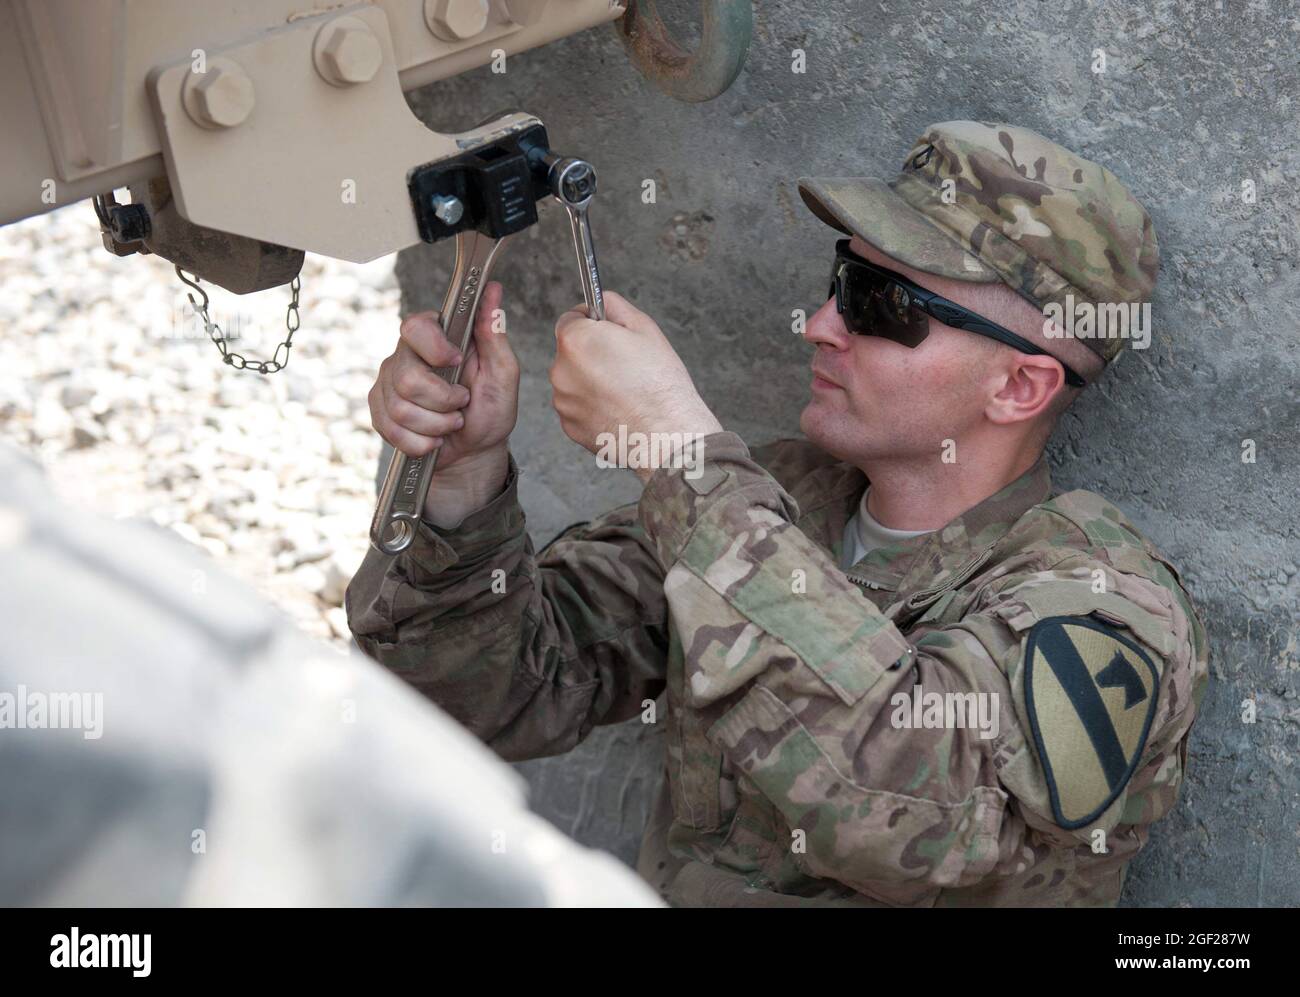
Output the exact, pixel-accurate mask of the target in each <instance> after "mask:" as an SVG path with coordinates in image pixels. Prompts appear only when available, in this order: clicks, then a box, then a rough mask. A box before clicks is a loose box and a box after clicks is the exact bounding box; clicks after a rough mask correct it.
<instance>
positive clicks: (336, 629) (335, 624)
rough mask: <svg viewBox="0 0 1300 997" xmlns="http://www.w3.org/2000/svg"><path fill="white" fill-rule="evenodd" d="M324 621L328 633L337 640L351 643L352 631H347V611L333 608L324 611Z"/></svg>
mask: <svg viewBox="0 0 1300 997" xmlns="http://www.w3.org/2000/svg"><path fill="white" fill-rule="evenodd" d="M325 620H326V622H327V623H329V625H330V631H331V632H332V633H333V634H334V636H335V637H337V638H338V639H339V640H345V641H349V642H350V641H351V640H352V631H351V630H350V629H348V614H347V610H345V609H340V608H339V607H338V606H333V607H331V608H330V609H327V610H325Z"/></svg>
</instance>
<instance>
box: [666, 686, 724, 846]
mask: <svg viewBox="0 0 1300 997" xmlns="http://www.w3.org/2000/svg"><path fill="white" fill-rule="evenodd" d="M668 726H669V737H668V786H669V788H670V790H671V791H672V801H673V814H674V816H675V817H676V818H677V821H678V822H679V823H681V824H684V825H686V826H687V827H690V828H694V829H695V830H697V831H717V830H720V829H721V828H722V827H723V826H724V825H725V824H726V823H727V816H726V815H725V814H724V812H723V806H722V752H721V751H720V750H719V749H718V748H716V747H714V746H713V745H712V744H711V743H710V742H709V739H708V738H707V737H705V736H704V731H705V726H706V725H705V722H704V720H703V718H702V717H701V716H700V715H699V714H698V713H696V712H694V711H692V710H676V711H674V713H673V719H672V722H671V723H670V724H669V725H668Z"/></svg>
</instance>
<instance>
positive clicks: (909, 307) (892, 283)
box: [828, 239, 1087, 388]
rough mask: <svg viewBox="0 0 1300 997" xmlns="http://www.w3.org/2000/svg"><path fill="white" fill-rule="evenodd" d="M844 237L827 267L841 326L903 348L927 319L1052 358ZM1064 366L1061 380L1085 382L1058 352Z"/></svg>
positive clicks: (921, 334)
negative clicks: (851, 246) (879, 261)
mask: <svg viewBox="0 0 1300 997" xmlns="http://www.w3.org/2000/svg"><path fill="white" fill-rule="evenodd" d="M849 242H850V240H848V239H841V240H840V241H839V242H837V243H835V266H834V268H833V269H832V270H831V289H830V294H829V295H828V297H833V298H834V299H835V310H836V311H838V312H839V313H840V315H842V316H843V317H844V326H845V328H847V329H848V330H849V332H851V333H853V335H855V336H880V337H882V338H884V339H888V340H890V341H892V342H895V343H898V344H899V345H901V346H906V347H907V348H908V349H915V348H916V347H918V346H920V345H921V343H923V342H924V341H925V338H926V336H928V335H929V334H930V318H931V317H933V318H936V319H938V320H939V321H940V322H942V323H943V324H944V325H947V326H951V327H952V328H954V329H964V330H965V331H966V332H973V333H975V335H977V336H987V337H988V338H989V339H996V340H997V341H998V342H999V343H1005V344H1006V345H1007V346H1010V347H1013V348H1015V349H1017V350H1019V351H1020V352H1021V353H1029V354H1032V355H1034V356H1041V357H1051V356H1052V354H1050V353H1048V352H1047V351H1046V350H1042V349H1039V348H1038V347H1037V346H1035V345H1034V344H1033V343H1031V342H1030V341H1029V340H1027V339H1025V338H1024V337H1023V336H1017V335H1016V334H1015V333H1014V332H1012V331H1011V330H1010V329H1005V328H1003V327H1002V326H1000V325H998V324H997V323H996V322H990V321H989V320H988V319H986V318H984V317H983V316H980V315H977V314H976V313H975V312H973V311H971V310H970V309H968V308H963V307H962V306H961V305H959V304H957V303H956V302H954V301H949V300H948V299H947V298H945V297H943V296H942V295H939V294H935V293H934V292H933V291H927V290H926V289H925V288H924V287H921V286H920V285H919V284H913V283H912V282H911V281H910V280H908V279H907V278H906V277H904V276H903V275H902V274H900V273H895V272H894V271H893V270H886V269H885V268H884V267H881V266H877V265H876V264H874V263H872V262H871V261H870V260H864V259H863V258H862V257H861V256H859V255H858V254H857V253H855V252H853V250H851V249H849ZM1052 359H1053V360H1056V362H1057V363H1059V364H1060V365H1061V368H1062V369H1063V370H1064V371H1065V383H1066V384H1068V385H1070V386H1071V387H1073V388H1082V387H1084V386H1085V385H1086V384H1087V382H1086V381H1085V380H1084V379H1083V378H1082V377H1080V376H1079V375H1078V374H1077V373H1075V372H1074V371H1073V370H1072V369H1071V368H1070V367H1069V366H1068V365H1067V364H1065V363H1064V362H1063V361H1061V360H1060V359H1059V358H1057V357H1052Z"/></svg>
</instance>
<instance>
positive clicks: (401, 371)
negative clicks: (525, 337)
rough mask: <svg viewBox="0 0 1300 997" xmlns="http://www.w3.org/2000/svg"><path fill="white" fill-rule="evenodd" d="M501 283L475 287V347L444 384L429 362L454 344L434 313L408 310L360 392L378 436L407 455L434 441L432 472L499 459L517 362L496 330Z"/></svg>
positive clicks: (447, 354) (511, 421) (515, 389)
mask: <svg viewBox="0 0 1300 997" xmlns="http://www.w3.org/2000/svg"><path fill="white" fill-rule="evenodd" d="M502 296H503V292H502V288H501V285H500V284H499V283H498V282H497V281H489V282H488V283H487V285H486V286H485V287H484V289H483V297H482V300H481V301H480V303H479V309H478V314H477V315H476V316H475V321H474V344H475V349H473V350H471V351H470V356H469V360H468V361H466V363H465V368H464V370H463V371H462V372H461V377H460V384H448V383H447V382H446V381H445V380H443V379H442V378H440V377H439V376H438V375H437V374H436V373H434V368H435V367H450V366H453V365H454V364H456V363H457V362H459V360H460V355H459V353H458V351H457V350H456V347H455V346H453V345H452V344H451V343H450V342H448V340H447V337H446V336H445V335H444V334H443V330H442V326H441V324H440V322H439V320H438V319H439V316H438V313H437V312H418V313H416V314H414V315H408V316H407V317H406V318H405V319H404V320H403V321H402V325H401V330H400V337H401V338H400V339H399V341H398V344H397V348H396V349H395V350H394V351H393V354H392V356H390V357H387V358H386V359H385V360H384V362H383V363H381V364H380V365H379V377H378V378H377V379H376V380H375V384H374V387H372V388H371V389H370V394H369V396H368V399H369V402H370V419H371V422H372V424H373V425H374V427H375V431H376V432H377V433H379V435H380V436H382V437H383V438H384V439H385V440H387V441H388V442H389V443H391V444H392V445H393V446H394V447H395V448H396V449H398V450H400V451H402V453H404V454H407V455H409V456H412V457H420V456H423V455H424V454H427V453H429V452H431V451H432V450H434V449H435V448H438V447H441V450H440V452H439V454H438V464H437V469H436V474H437V475H438V476H446V475H447V474H448V472H457V471H461V472H463V471H466V470H468V469H469V468H470V466H472V465H477V464H485V463H490V464H493V465H496V464H498V463H499V464H501V465H502V466H503V465H504V461H503V460H501V458H503V456H504V453H505V449H506V442H507V440H508V439H509V437H510V431H511V430H512V429H514V426H515V418H516V415H517V413H518V408H519V363H518V361H517V360H516V359H515V355H514V351H513V350H511V348H510V343H509V342H508V341H507V338H506V334H505V332H504V327H505V315H504V313H503V312H501V311H500V309H501V299H502Z"/></svg>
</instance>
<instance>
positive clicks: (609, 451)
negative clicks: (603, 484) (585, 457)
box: [596, 426, 705, 481]
mask: <svg viewBox="0 0 1300 997" xmlns="http://www.w3.org/2000/svg"><path fill="white" fill-rule="evenodd" d="M704 435H705V434H704V433H638V432H631V433H629V432H628V429H627V426H619V427H618V435H615V434H614V433H608V432H606V433H598V434H597V435H596V444H597V446H599V447H600V449H599V450H597V451H596V466H597V467H630V468H633V469H636V468H650V467H684V468H685V469H686V471H685V475H684V476H685V477H687V478H689V479H691V480H692V481H694V480H695V479H696V478H698V477H700V475H702V474H703V473H704V447H703V445H701V444H700V442H699V441H700V440H703V439H704Z"/></svg>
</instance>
